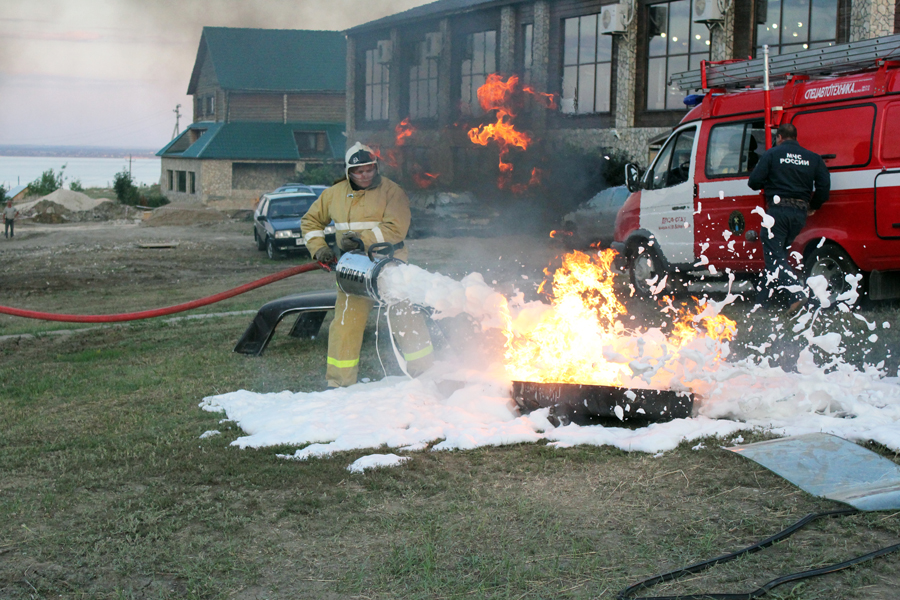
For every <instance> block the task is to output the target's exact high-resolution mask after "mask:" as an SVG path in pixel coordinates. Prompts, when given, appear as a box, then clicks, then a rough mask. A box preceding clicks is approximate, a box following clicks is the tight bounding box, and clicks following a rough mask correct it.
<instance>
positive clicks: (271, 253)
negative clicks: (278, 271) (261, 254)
mask: <svg viewBox="0 0 900 600" xmlns="http://www.w3.org/2000/svg"><path fill="white" fill-rule="evenodd" d="M266 254H267V255H268V257H269V258H270V259H272V260H278V259H279V258H281V256H282V254H281V250H279V249H278V248H276V247H275V243H274V242H272V238H269V237H267V238H266Z"/></svg>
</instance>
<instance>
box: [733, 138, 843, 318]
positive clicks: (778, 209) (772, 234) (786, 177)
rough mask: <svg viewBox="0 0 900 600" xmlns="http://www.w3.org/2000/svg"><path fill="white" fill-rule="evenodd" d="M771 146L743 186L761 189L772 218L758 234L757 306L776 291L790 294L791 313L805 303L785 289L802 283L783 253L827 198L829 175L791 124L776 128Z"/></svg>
mask: <svg viewBox="0 0 900 600" xmlns="http://www.w3.org/2000/svg"><path fill="white" fill-rule="evenodd" d="M775 143H776V144H777V145H776V146H775V147H774V148H772V149H771V150H769V151H768V152H766V153H765V154H763V155H762V157H761V158H760V159H759V163H758V164H757V165H756V167H755V168H754V169H753V172H752V173H751V174H750V180H749V181H748V182H747V184H748V185H749V186H750V189H753V190H759V189H764V190H765V194H766V212H767V213H768V214H769V216H771V217H772V218H773V219H775V224H774V225H772V227H771V229H769V230H768V231H767V230H766V228H765V227H764V228H763V230H762V231H761V232H760V236H761V237H762V243H763V259H764V260H765V263H766V282H767V283H768V287H767V285H766V284H765V283H764V284H763V285H761V286H760V290H759V295H758V296H757V298H756V301H757V303H759V304H761V305H763V306H768V305H769V303H770V302H771V300H772V296H773V294H774V293H775V290H776V289H779V288H780V289H784V290H785V291H787V293H788V294H789V299H790V300H789V302H790V307H789V309H788V312H789V313H790V314H793V313H795V312H796V311H797V310H799V309H800V308H801V307H802V306H803V305H804V304H805V302H806V297H805V296H804V295H803V294H802V293H800V292H791V291H790V290H788V289H787V288H788V287H790V286H796V285H799V284H800V278H799V277H798V275H797V274H796V273H795V272H794V270H793V269H792V268H791V265H790V263H788V260H787V249H788V248H789V247H790V245H791V244H792V243H793V241H794V238H796V237H797V234H799V233H800V230H802V229H803V227H804V226H805V225H806V217H807V216H808V215H811V214H813V213H814V212H815V211H816V210H818V209H819V208H820V207H821V206H822V204H823V203H824V202H825V201H826V200H828V193H829V191H831V175H829V173H828V168H827V167H826V166H825V162H824V161H823V160H822V157H820V156H819V155H818V154H816V153H815V152H811V151H809V150H807V149H806V148H803V147H802V146H801V145H800V144H798V143H797V128H796V127H794V126H793V125H791V124H790V123H785V124H783V125H780V126H779V127H778V132H777V134H776V135H775Z"/></svg>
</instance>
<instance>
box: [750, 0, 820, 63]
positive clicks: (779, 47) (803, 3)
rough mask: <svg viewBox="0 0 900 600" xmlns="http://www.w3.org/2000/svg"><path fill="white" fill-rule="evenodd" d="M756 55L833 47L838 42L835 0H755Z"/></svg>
mask: <svg viewBox="0 0 900 600" xmlns="http://www.w3.org/2000/svg"><path fill="white" fill-rule="evenodd" d="M756 6H757V8H756V10H757V12H756V23H757V25H756V55H757V56H762V55H763V51H762V47H763V45H764V44H768V45H769V53H770V54H773V55H774V54H785V53H789V52H798V51H800V50H806V49H807V48H821V47H823V46H833V45H834V44H835V43H836V42H837V29H838V27H837V25H838V0H758V2H757V5H756Z"/></svg>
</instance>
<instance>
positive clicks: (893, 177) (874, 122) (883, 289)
mask: <svg viewBox="0 0 900 600" xmlns="http://www.w3.org/2000/svg"><path fill="white" fill-rule="evenodd" d="M770 101H771V106H772V107H773V112H772V115H773V117H772V127H773V128H775V127H777V126H778V125H779V124H781V123H792V124H794V125H795V126H796V127H797V130H798V142H799V143H800V145H801V146H803V147H805V148H808V149H809V150H812V151H813V152H816V153H818V154H819V155H821V156H822V158H823V159H824V160H825V164H826V165H827V166H828V170H829V172H830V174H831V195H830V197H829V200H828V201H827V202H826V203H825V204H824V206H823V207H822V208H821V209H820V210H818V211H816V212H815V214H813V215H812V216H810V217H809V219H808V220H807V224H806V227H805V228H804V229H803V231H802V232H801V233H800V235H799V236H798V237H797V239H796V240H795V241H794V243H793V245H792V247H791V248H790V250H789V252H790V256H791V257H792V258H793V260H794V261H795V264H796V266H798V267H802V268H803V270H804V274H805V276H807V277H809V276H812V275H824V276H825V277H826V278H827V279H828V281H829V284H830V286H831V288H832V294H833V295H836V294H838V293H841V292H842V291H844V290H845V289H846V288H848V287H849V286H850V285H851V284H850V283H849V282H848V280H847V276H848V275H855V274H863V275H864V279H863V282H862V283H863V284H862V285H861V286H859V288H858V290H859V291H860V293H862V292H863V290H864V289H866V287H863V286H867V290H868V293H869V296H870V297H871V298H873V299H886V298H898V297H900V63H894V62H886V61H881V62H880V63H879V66H877V67H876V68H874V69H870V70H868V71H864V72H858V73H855V74H848V75H841V76H835V77H827V78H819V79H811V78H810V77H809V76H808V75H793V76H792V77H790V78H789V79H788V81H787V83H786V84H784V85H783V86H781V87H777V88H774V89H772V90H771V91H770ZM766 135H772V132H771V131H768V132H767V131H766V125H765V108H764V92H763V91H762V90H759V89H746V90H741V91H725V90H723V89H711V90H710V91H709V92H708V93H706V95H705V96H704V97H703V99H702V102H701V103H700V104H699V105H698V106H695V107H694V108H693V109H692V110H691V111H690V112H688V113H687V115H686V116H685V117H684V119H682V121H681V124H680V125H678V126H677V127H676V128H675V129H674V131H673V132H672V134H671V135H670V136H669V138H668V140H667V141H666V142H665V144H664V145H663V146H662V148H661V149H660V151H659V153H658V154H657V155H656V157H655V159H654V160H653V162H652V163H651V165H650V167H649V168H648V169H647V171H646V172H645V173H644V174H643V176H642V177H641V178H640V179H637V170H636V168H634V167H632V166H630V165H629V167H628V168H627V169H626V171H627V173H628V179H629V189H630V190H631V191H632V194H631V195H630V197H629V198H628V200H627V201H626V202H625V204H624V206H623V207H622V208H621V210H620V211H619V213H618V216H617V219H616V228H615V241H614V242H613V247H614V248H616V249H617V250H618V251H619V252H620V254H621V255H622V256H623V257H624V259H625V263H624V264H625V266H626V268H627V270H628V271H629V274H630V277H631V281H632V284H633V285H634V287H635V290H636V292H637V293H638V294H641V295H644V296H649V295H651V294H653V293H658V292H659V291H661V289H663V288H664V287H666V286H664V285H662V281H663V278H664V277H667V281H666V285H668V286H669V287H670V288H671V286H672V285H674V284H675V283H676V282H677V281H678V280H682V279H683V278H684V277H685V276H689V275H691V274H693V275H694V276H697V275H700V274H703V275H707V276H708V275H710V274H712V275H717V274H718V275H726V274H727V273H735V274H736V275H740V274H756V273H762V272H763V271H764V265H763V251H762V243H761V241H760V238H761V236H762V235H767V231H765V230H764V229H763V225H762V223H763V216H764V214H765V212H764V208H765V199H764V196H763V195H762V193H760V192H755V191H753V190H751V189H750V188H749V187H748V186H747V180H748V178H749V175H750V173H751V171H752V170H753V168H754V166H756V163H757V162H758V160H759V157H760V156H761V155H762V153H763V152H765V150H766ZM761 229H763V230H762V231H761Z"/></svg>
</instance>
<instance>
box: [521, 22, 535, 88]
mask: <svg viewBox="0 0 900 600" xmlns="http://www.w3.org/2000/svg"><path fill="white" fill-rule="evenodd" d="M522 50H523V56H522V82H523V83H524V84H525V85H531V78H532V76H533V71H534V25H533V24H531V23H529V24H527V25H524V26H523V27H522Z"/></svg>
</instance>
